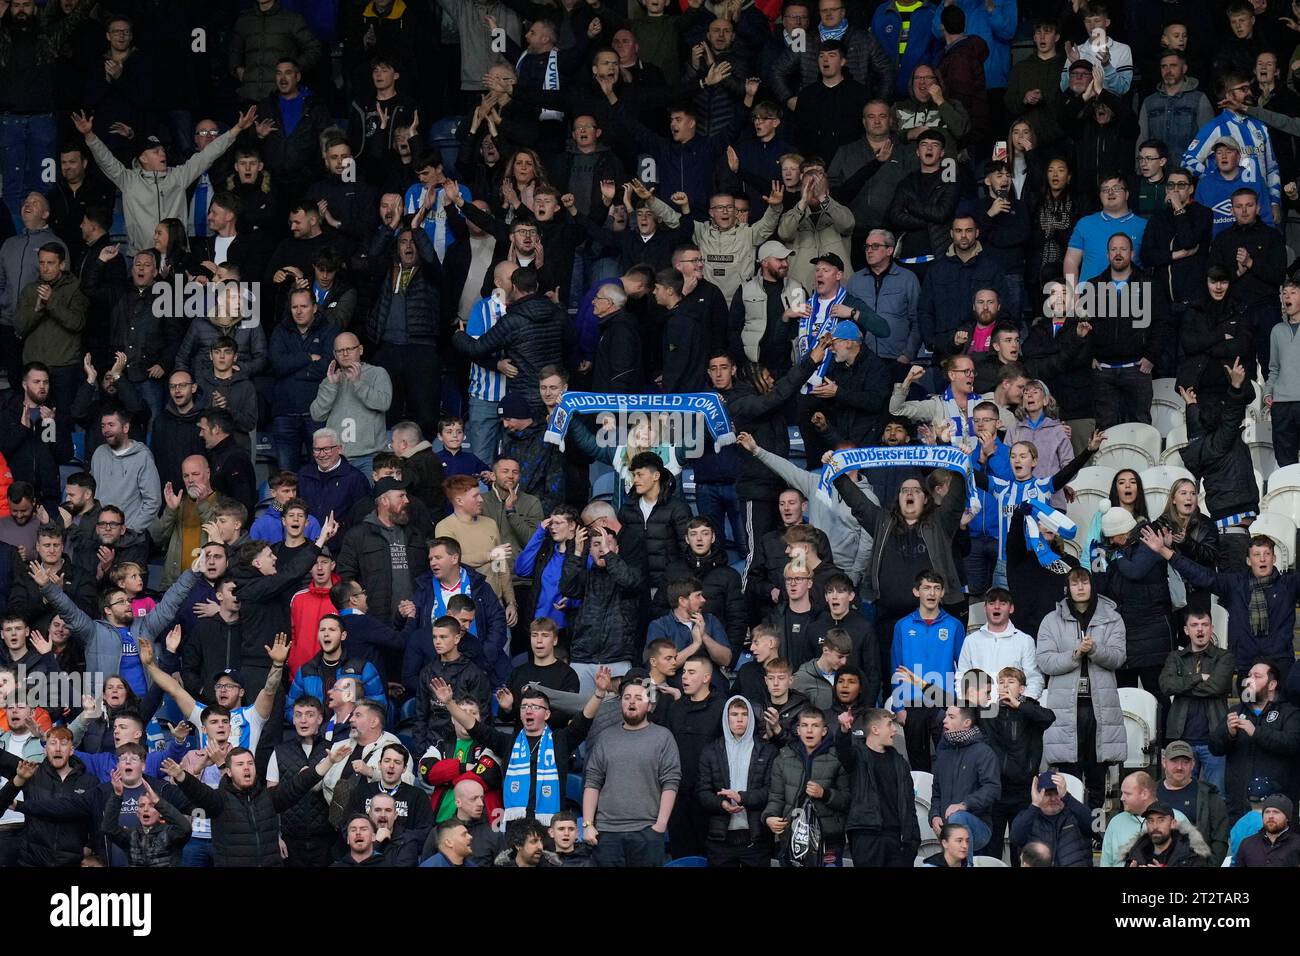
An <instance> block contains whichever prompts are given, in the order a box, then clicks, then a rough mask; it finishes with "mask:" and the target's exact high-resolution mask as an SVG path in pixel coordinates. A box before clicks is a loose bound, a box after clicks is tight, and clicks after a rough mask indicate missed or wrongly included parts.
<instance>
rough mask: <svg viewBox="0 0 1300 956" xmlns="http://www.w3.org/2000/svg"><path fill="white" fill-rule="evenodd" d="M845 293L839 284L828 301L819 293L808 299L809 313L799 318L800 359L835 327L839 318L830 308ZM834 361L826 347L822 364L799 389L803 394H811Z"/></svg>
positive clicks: (834, 305)
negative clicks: (803, 317) (824, 300)
mask: <svg viewBox="0 0 1300 956" xmlns="http://www.w3.org/2000/svg"><path fill="white" fill-rule="evenodd" d="M847 294H848V290H846V289H845V288H844V287H843V286H840V287H839V289H837V290H836V291H835V295H834V296H832V297H831V300H830V301H829V302H823V301H822V298H821V296H819V295H814V296H812V297H811V298H809V299H808V308H809V310H810V311H809V315H808V317H807V318H806V319H800V320H799V358H801V359H802V358H803V357H804V356H805V355H807V354H808V353H809V352H811V351H812V350H813V348H814V347H815V346H816V345H817V340H818V339H820V338H821V337H822V336H823V335H824V334H826V333H828V332H830V331H832V330H833V329H834V328H835V323H836V322H838V321H839V320H838V319H836V318H835V316H833V315H831V310H832V309H834V308H835V307H836V306H837V305H839V304H840V303H841V302H843V301H844V297H845V296H846V295H847ZM834 361H835V355H834V353H833V352H831V350H830V349H827V350H826V357H825V358H823V359H822V364H821V365H819V366H817V371H815V372H813V374H812V376H811V377H810V378H809V379H808V381H807V382H805V383H804V385H803V387H802V388H801V389H800V391H802V392H803V394H805V395H811V394H812V390H813V389H814V388H816V387H817V386H818V385H820V384H821V383H822V381H823V379H825V377H826V373H827V372H828V371H830V367H831V364H832V363H833V362H834Z"/></svg>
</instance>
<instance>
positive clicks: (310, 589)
mask: <svg viewBox="0 0 1300 956" xmlns="http://www.w3.org/2000/svg"><path fill="white" fill-rule="evenodd" d="M341 580H342V578H340V577H339V576H338V575H337V574H335V575H334V576H333V577H332V578H331V579H330V587H333V586H334V585H335V584H338V583H339V581H341ZM337 610H338V609H337V608H336V607H335V606H334V602H333V601H331V600H330V589H329V588H321V587H317V586H316V585H315V584H312V583H311V582H310V581H309V582H308V583H307V586H306V587H305V588H303V589H302V590H301V591H299V592H298V593H297V594H295V595H294V596H293V597H292V598H291V599H290V601H289V618H290V621H291V622H292V625H293V633H292V634H291V635H289V636H290V638H291V639H292V640H293V646H292V647H290V648H289V680H290V681H292V680H293V678H294V677H295V676H296V675H297V673H298V668H300V667H302V665H303V664H306V663H307V662H308V661H309V660H311V659H312V658H313V657H315V656H316V655H317V654H318V653H319V652H320V641H319V640H318V639H317V637H316V633H317V631H318V630H319V628H320V619H321V618H323V617H324V616H325V615H326V614H334V613H336V612H337Z"/></svg>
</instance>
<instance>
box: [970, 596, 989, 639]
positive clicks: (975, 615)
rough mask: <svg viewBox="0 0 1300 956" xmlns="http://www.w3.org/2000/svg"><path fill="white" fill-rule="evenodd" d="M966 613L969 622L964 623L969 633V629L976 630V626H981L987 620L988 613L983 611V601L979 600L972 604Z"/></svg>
mask: <svg viewBox="0 0 1300 956" xmlns="http://www.w3.org/2000/svg"><path fill="white" fill-rule="evenodd" d="M967 615H968V617H967V620H968V622H969V623H968V624H967V625H966V633H967V634H969V633H970V632H971V631H974V630H976V629H977V628H981V627H983V626H984V625H985V623H986V622H987V621H988V615H986V614H985V613H984V602H983V601H979V602H977V603H975V604H972V605H971V606H970V610H969V611H968V612H967Z"/></svg>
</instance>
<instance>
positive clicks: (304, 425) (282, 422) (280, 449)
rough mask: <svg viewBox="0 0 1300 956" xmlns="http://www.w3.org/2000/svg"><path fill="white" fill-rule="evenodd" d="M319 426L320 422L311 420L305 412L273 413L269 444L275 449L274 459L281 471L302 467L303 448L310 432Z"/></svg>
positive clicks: (310, 434)
mask: <svg viewBox="0 0 1300 956" xmlns="http://www.w3.org/2000/svg"><path fill="white" fill-rule="evenodd" d="M320 427H321V425H320V422H316V421H312V417H311V415H309V414H307V413H306V412H303V413H301V414H298V415H275V416H273V417H272V418H271V445H272V447H273V448H274V449H275V461H276V464H277V465H278V466H279V467H280V470H281V471H297V470H298V469H299V468H301V467H302V463H303V461H305V460H306V456H305V455H304V454H303V448H305V447H306V446H307V444H308V443H309V442H310V441H311V436H312V433H313V432H315V431H316V429H318V428H320Z"/></svg>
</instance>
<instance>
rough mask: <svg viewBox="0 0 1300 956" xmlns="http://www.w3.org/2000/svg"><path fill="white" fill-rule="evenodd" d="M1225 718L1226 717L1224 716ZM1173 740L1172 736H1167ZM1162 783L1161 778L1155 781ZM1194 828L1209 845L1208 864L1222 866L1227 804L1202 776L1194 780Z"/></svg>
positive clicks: (1226, 852)
mask: <svg viewBox="0 0 1300 956" xmlns="http://www.w3.org/2000/svg"><path fill="white" fill-rule="evenodd" d="M1224 719H1226V717H1225V718H1224ZM1169 739H1170V740H1173V739H1174V738H1173V737H1170V738H1169ZM1157 782H1158V783H1163V782H1164V781H1163V779H1162V780H1160V781H1157ZM1195 823H1196V829H1197V830H1199V831H1200V833H1201V836H1203V837H1204V838H1205V842H1206V843H1207V844H1209V847H1210V865H1211V866H1222V865H1223V860H1224V858H1225V857H1227V855H1228V845H1229V834H1230V832H1231V830H1230V827H1229V826H1228V804H1227V803H1226V802H1225V801H1224V799H1223V795H1222V794H1220V793H1219V788H1218V787H1216V786H1215V785H1214V784H1212V783H1210V781H1208V780H1206V779H1204V778H1202V779H1200V780H1197V781H1196V820H1195Z"/></svg>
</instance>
